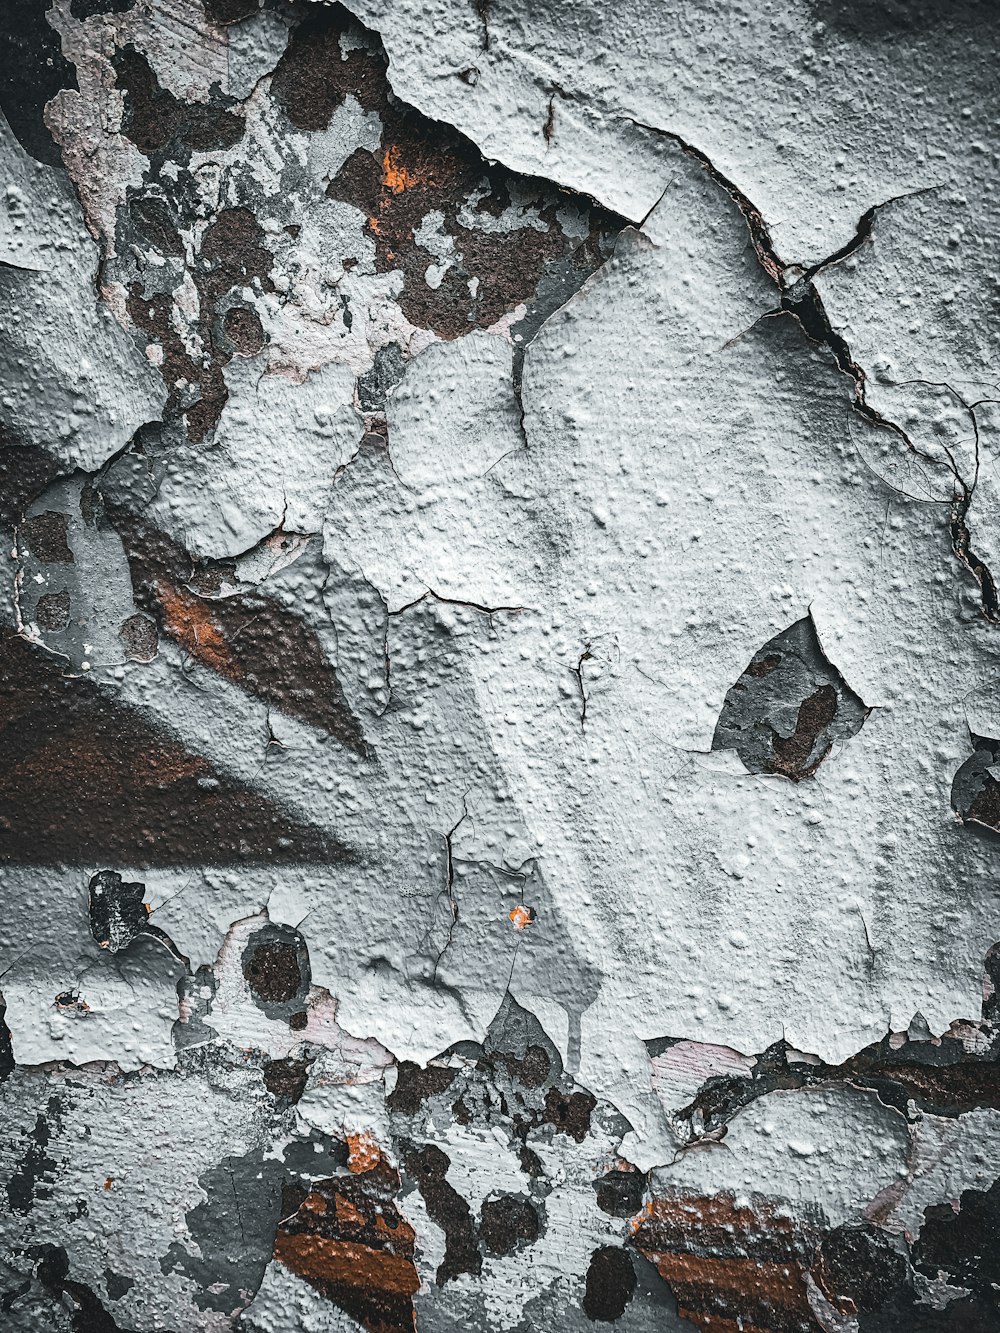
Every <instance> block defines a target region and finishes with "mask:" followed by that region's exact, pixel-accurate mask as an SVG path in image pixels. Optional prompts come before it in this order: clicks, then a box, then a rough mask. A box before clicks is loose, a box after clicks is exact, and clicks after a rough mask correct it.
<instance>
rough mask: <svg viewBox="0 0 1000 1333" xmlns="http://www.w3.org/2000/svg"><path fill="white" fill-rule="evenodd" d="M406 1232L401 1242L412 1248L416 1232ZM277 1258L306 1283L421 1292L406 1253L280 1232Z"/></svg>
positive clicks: (414, 1271)
mask: <svg viewBox="0 0 1000 1333" xmlns="http://www.w3.org/2000/svg"><path fill="white" fill-rule="evenodd" d="M402 1225H404V1226H405V1224H402ZM406 1232H407V1233H408V1234H406V1235H400V1237H399V1239H400V1241H401V1242H405V1243H406V1245H407V1246H410V1245H412V1243H413V1232H412V1230H411V1229H410V1228H409V1227H406ZM274 1257H275V1259H277V1260H278V1262H279V1263H282V1264H284V1265H285V1267H286V1268H290V1269H291V1270H292V1272H293V1273H298V1275H299V1277H303V1278H305V1279H306V1281H307V1282H336V1283H343V1284H344V1285H345V1286H349V1287H362V1288H366V1289H369V1290H371V1289H374V1290H377V1291H392V1292H398V1293H400V1294H402V1295H405V1296H412V1295H413V1294H414V1292H416V1291H418V1290H419V1289H420V1279H419V1278H418V1277H417V1270H416V1269H415V1268H414V1266H413V1260H412V1259H410V1258H408V1257H407V1256H406V1255H404V1254H393V1253H392V1251H391V1250H373V1249H370V1248H369V1247H368V1246H367V1245H358V1244H355V1243H354V1242H353V1241H342V1240H329V1239H327V1238H326V1237H325V1236H310V1235H304V1234H302V1233H299V1234H296V1235H289V1234H288V1233H287V1232H281V1231H279V1232H278V1235H277V1237H276V1239H275V1245H274Z"/></svg>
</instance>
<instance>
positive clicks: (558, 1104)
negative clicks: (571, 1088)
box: [543, 1088, 597, 1143]
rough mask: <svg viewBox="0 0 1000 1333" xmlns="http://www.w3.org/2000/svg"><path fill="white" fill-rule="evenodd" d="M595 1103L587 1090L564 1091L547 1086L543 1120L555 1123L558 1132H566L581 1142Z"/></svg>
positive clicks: (586, 1130) (587, 1128)
mask: <svg viewBox="0 0 1000 1333" xmlns="http://www.w3.org/2000/svg"><path fill="white" fill-rule="evenodd" d="M596 1105H597V1101H596V1099H595V1098H594V1097H593V1096H591V1094H590V1093H589V1092H571V1093H564V1092H560V1091H559V1089H558V1088H549V1090H548V1092H547V1093H546V1094H545V1114H544V1116H543V1120H544V1121H546V1122H548V1124H550V1125H555V1127H556V1129H557V1130H558V1132H559V1133H560V1134H568V1135H569V1137H570V1138H571V1139H573V1140H574V1141H575V1142H577V1143H582V1142H583V1141H584V1139H585V1138H586V1137H587V1135H588V1134H589V1133H590V1117H591V1114H592V1113H593V1110H594V1107H595V1106H596Z"/></svg>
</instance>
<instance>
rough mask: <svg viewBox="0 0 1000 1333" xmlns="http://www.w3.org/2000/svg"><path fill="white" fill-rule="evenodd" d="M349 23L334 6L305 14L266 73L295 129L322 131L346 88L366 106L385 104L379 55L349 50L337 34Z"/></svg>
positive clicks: (381, 59) (345, 28) (383, 70)
mask: <svg viewBox="0 0 1000 1333" xmlns="http://www.w3.org/2000/svg"><path fill="white" fill-rule="evenodd" d="M351 26H352V21H351V18H350V16H349V15H348V14H347V12H346V10H344V9H343V8H342V7H341V6H340V5H331V6H329V8H325V9H323V10H320V11H319V12H317V13H315V14H311V15H310V16H309V17H308V18H306V19H305V20H304V21H303V22H301V23H300V24H299V25H298V26H297V27H296V29H295V31H294V32H293V33H292V35H291V37H290V39H289V42H288V46H287V47H286V48H285V53H284V55H283V56H282V57H281V59H280V60H279V61H278V65H277V68H276V69H275V71H274V74H273V76H272V78H271V95H272V96H273V97H274V98H275V99H276V100H277V101H278V102H279V103H280V104H281V105H282V107H284V110H285V114H286V115H287V116H288V119H289V120H290V121H291V122H292V124H293V125H295V126H297V127H298V128H299V129H300V130H323V129H326V127H327V125H329V123H330V117H331V116H332V115H333V113H334V111H335V110H336V109H337V107H339V106H341V105H343V102H344V98H345V97H346V96H347V95H348V93H350V94H351V95H352V96H353V97H355V98H357V100H358V101H359V102H360V103H361V105H362V106H363V107H364V108H365V110H366V111H375V110H378V109H379V108H380V107H382V106H383V105H384V103H385V96H386V81H385V69H386V64H385V58H384V57H383V56H377V55H374V54H372V53H370V52H368V51H364V50H358V49H354V50H352V51H350V52H348V54H347V55H346V56H345V55H344V54H343V51H342V48H341V37H342V36H343V35H344V34H345V33H346V32H347V31H348V29H349V28H350V27H351Z"/></svg>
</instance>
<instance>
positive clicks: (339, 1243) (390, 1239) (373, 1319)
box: [274, 1135, 420, 1333]
mask: <svg viewBox="0 0 1000 1333" xmlns="http://www.w3.org/2000/svg"><path fill="white" fill-rule="evenodd" d="M351 1138H352V1140H353V1141H352V1142H351V1143H350V1144H349V1147H350V1150H351V1154H352V1157H351V1168H352V1174H350V1175H345V1176H335V1177H333V1178H332V1179H329V1180H320V1181H314V1182H313V1184H312V1187H311V1189H310V1190H309V1191H308V1192H307V1191H305V1190H304V1189H302V1188H301V1187H299V1186H287V1187H286V1188H285V1190H284V1192H283V1195H282V1213H283V1216H284V1220H283V1221H282V1222H281V1223H280V1225H279V1227H278V1232H277V1236H276V1239H275V1246H274V1257H275V1259H277V1260H278V1262H279V1263H282V1264H284V1265H285V1266H286V1267H287V1268H289V1269H291V1271H292V1272H294V1273H297V1274H298V1275H299V1277H301V1278H303V1279H304V1280H305V1281H306V1282H308V1283H309V1284H310V1285H311V1286H312V1287H314V1288H315V1289H316V1290H317V1291H319V1292H320V1293H321V1294H322V1295H323V1296H325V1297H326V1299H327V1300H329V1301H330V1302H331V1304H333V1305H335V1306H337V1307H338V1308H339V1309H341V1310H344V1311H345V1312H346V1313H347V1314H349V1315H350V1316H351V1318H352V1319H354V1320H355V1321H356V1322H357V1323H358V1324H359V1325H360V1326H361V1327H362V1328H364V1329H366V1330H367V1331H368V1333H412V1331H413V1329H414V1328H415V1327H416V1316H415V1313H414V1309H413V1296H414V1293H415V1292H416V1291H418V1290H419V1288H420V1278H419V1276H418V1274H417V1270H416V1266H415V1264H414V1261H413V1256H414V1247H415V1242H416V1235H415V1233H414V1230H413V1228H412V1227H411V1226H410V1224H409V1223H408V1222H407V1221H406V1219H405V1218H404V1217H403V1216H402V1215H401V1213H400V1212H399V1210H398V1208H397V1207H396V1204H395V1200H394V1196H395V1194H396V1193H397V1191H398V1190H399V1186H400V1179H399V1173H398V1172H397V1171H396V1170H395V1168H394V1167H392V1166H391V1165H390V1163H389V1162H388V1160H387V1159H386V1158H385V1157H383V1156H382V1155H381V1154H380V1153H379V1152H378V1148H377V1146H374V1140H372V1139H371V1136H368V1135H354V1136H351ZM359 1151H361V1152H363V1153H368V1154H369V1155H370V1156H373V1159H374V1160H373V1162H372V1165H371V1167H370V1169H368V1170H359V1169H357V1168H358V1166H359V1165H360V1159H359V1157H358V1153H359Z"/></svg>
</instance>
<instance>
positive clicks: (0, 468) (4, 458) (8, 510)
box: [0, 425, 72, 528]
mask: <svg viewBox="0 0 1000 1333" xmlns="http://www.w3.org/2000/svg"><path fill="white" fill-rule="evenodd" d="M6 434H7V431H6V428H5V427H4V426H3V425H0V441H2V443H0V527H4V528H13V527H15V526H16V525H17V524H18V523H20V521H21V519H22V517H23V515H24V511H25V510H26V509H27V508H28V506H29V505H30V504H31V503H32V501H33V500H35V499H37V498H38V496H39V495H41V494H42V492H43V491H44V490H45V488H46V487H47V486H48V485H49V483H50V482H52V481H54V480H55V479H56V477H59V476H62V475H64V474H65V473H66V472H69V471H72V469H71V468H67V467H66V466H65V465H64V464H63V463H60V461H59V460H58V459H57V458H54V457H53V456H52V454H50V453H49V452H48V450H47V449H41V448H37V447H35V446H27V445H19V444H14V443H9V442H8V441H7V440H6V439H4V436H5V435H6Z"/></svg>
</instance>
